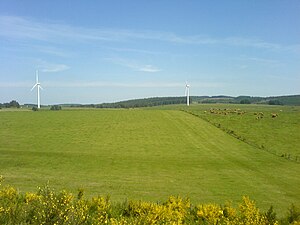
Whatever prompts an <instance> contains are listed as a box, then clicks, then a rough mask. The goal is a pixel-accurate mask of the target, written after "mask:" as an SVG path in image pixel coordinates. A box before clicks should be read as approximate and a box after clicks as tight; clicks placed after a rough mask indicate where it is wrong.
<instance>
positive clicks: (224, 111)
mask: <svg viewBox="0 0 300 225" xmlns="http://www.w3.org/2000/svg"><path fill="white" fill-rule="evenodd" d="M209 112H210V113H211V114H219V115H229V114H237V115H244V114H245V113H246V111H243V110H241V109H215V108H211V109H210V110H209ZM204 113H207V111H204ZM253 115H255V116H256V119H257V120H258V119H262V118H264V116H265V114H264V113H263V112H254V113H253ZM271 117H272V118H276V117H278V114H277V113H271Z"/></svg>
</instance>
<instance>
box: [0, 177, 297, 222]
mask: <svg viewBox="0 0 300 225" xmlns="http://www.w3.org/2000/svg"><path fill="white" fill-rule="evenodd" d="M2 180H3V178H2V176H0V186H1V182H2ZM288 212H289V214H287V216H286V218H284V219H282V220H280V221H279V220H278V219H277V218H276V213H275V212H274V211H273V208H272V207H270V209H269V210H268V211H267V212H266V213H263V212H261V211H260V210H259V208H258V207H256V205H255V202H254V201H253V200H251V199H250V198H249V197H243V198H242V202H241V203H240V204H239V206H238V207H237V208H234V207H232V206H231V204H229V203H225V204H224V205H218V204H199V205H196V206H192V204H191V202H190V200H189V199H188V198H181V197H178V196H177V197H175V196H171V197H169V198H168V200H167V201H165V202H163V203H153V202H144V201H126V202H123V203H122V204H117V203H112V202H111V201H110V199H109V197H102V196H97V197H93V198H91V199H87V198H85V197H84V194H83V190H79V192H78V194H77V195H73V194H72V193H70V192H67V191H65V190H62V191H59V192H56V191H54V190H53V189H51V188H49V186H47V185H46V186H44V187H40V188H38V190H37V192H35V193H32V192H27V193H25V194H23V193H20V192H18V191H17V190H16V189H15V188H14V187H11V186H5V187H1V189H0V224H56V225H58V224H232V225H235V224H245V225H247V224H249V225H250V224H261V225H267V224H300V212H299V209H298V208H297V207H296V206H294V205H292V207H291V208H290V209H289V210H288Z"/></svg>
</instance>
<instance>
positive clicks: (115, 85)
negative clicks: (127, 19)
mask: <svg viewBox="0 0 300 225" xmlns="http://www.w3.org/2000/svg"><path fill="white" fill-rule="evenodd" d="M44 86H45V87H46V86H47V87H53V88H56V87H60V88H63V87H70V88H93V87H94V88H98V87H103V88H104V87H108V88H183V89H184V88H185V82H182V83H179V82H171V83H169V82H142V83H118V82H99V81H93V82H47V81H45V82H44ZM223 86H226V84H224V83H217V82H203V83H191V89H193V88H217V87H223Z"/></svg>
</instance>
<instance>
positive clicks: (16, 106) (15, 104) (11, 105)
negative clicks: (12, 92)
mask: <svg viewBox="0 0 300 225" xmlns="http://www.w3.org/2000/svg"><path fill="white" fill-rule="evenodd" d="M11 107H12V108H20V104H19V103H18V102H17V101H16V100H12V101H11V102H10V103H9V108H11Z"/></svg>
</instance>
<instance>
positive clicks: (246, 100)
mask: <svg viewBox="0 0 300 225" xmlns="http://www.w3.org/2000/svg"><path fill="white" fill-rule="evenodd" d="M190 103H191V104H192V103H200V104H207V103H225V104H226V103H230V104H268V105H300V95H289V96H274V97H252V96H238V97H231V96H224V95H219V96H191V97H190ZM172 104H186V97H154V98H144V99H132V100H127V101H120V102H114V103H102V104H64V105H62V106H68V107H86V108H138V107H151V106H160V105H172Z"/></svg>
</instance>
